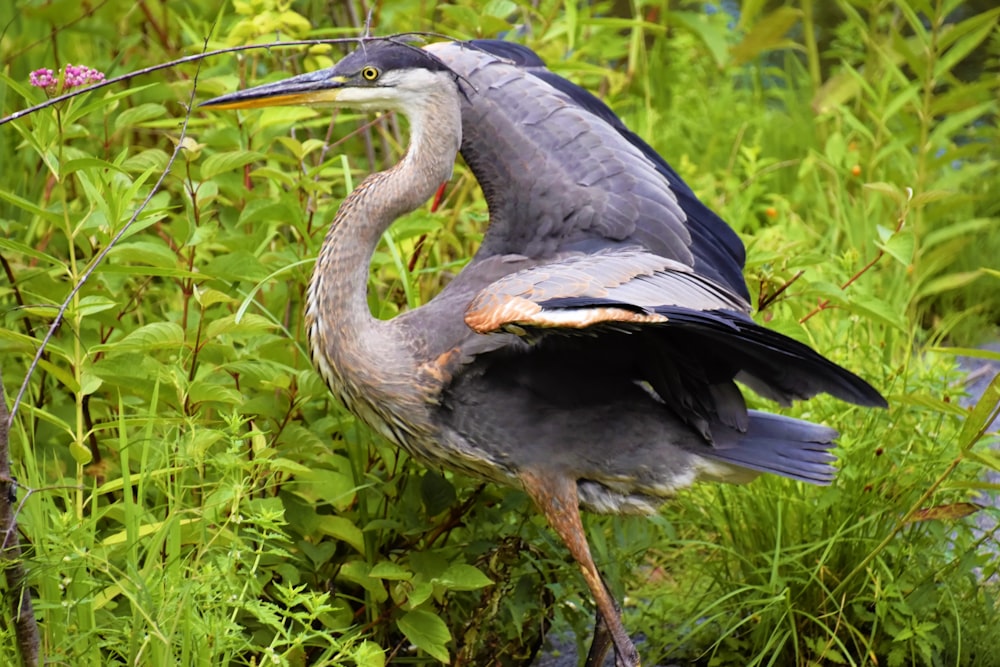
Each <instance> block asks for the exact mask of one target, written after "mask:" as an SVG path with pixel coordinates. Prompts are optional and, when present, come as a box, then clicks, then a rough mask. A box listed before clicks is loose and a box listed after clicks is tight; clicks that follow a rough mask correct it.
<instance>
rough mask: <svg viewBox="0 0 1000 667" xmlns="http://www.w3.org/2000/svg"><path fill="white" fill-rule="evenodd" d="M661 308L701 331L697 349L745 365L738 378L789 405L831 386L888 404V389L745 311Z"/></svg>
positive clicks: (834, 391)
mask: <svg viewBox="0 0 1000 667" xmlns="http://www.w3.org/2000/svg"><path fill="white" fill-rule="evenodd" d="M655 310H656V312H657V313H658V314H661V315H664V316H666V317H667V319H668V321H670V322H671V323H672V324H673V325H675V326H678V327H679V328H680V330H682V331H688V332H690V333H692V334H696V335H697V336H698V338H697V339H695V341H700V343H696V344H700V345H701V346H702V347H701V348H698V347H695V349H696V350H705V349H707V350H709V352H710V354H712V355H714V356H715V357H716V358H718V359H726V360H728V361H730V362H731V363H732V364H733V366H734V367H735V368H738V369H741V371H740V373H739V374H738V375H737V379H738V380H739V381H740V382H743V383H744V384H746V385H748V386H749V387H750V388H751V389H753V390H754V391H755V392H757V393H758V394H760V395H761V396H764V397H766V398H770V399H773V400H776V401H778V402H780V403H782V404H784V405H787V404H789V403H790V402H791V401H792V400H794V399H806V398H811V397H812V396H815V395H816V394H819V393H822V392H825V393H828V394H831V395H832V396H836V397H837V398H839V399H841V400H843V401H847V402H849V403H854V404H855V405H863V406H868V407H879V408H884V407H886V406H887V404H886V402H885V399H884V398H883V397H882V395H881V394H879V392H878V391H877V390H875V388H874V387H872V386H871V385H870V384H868V383H867V382H865V381H864V380H862V379H861V378H860V377H858V376H857V375H855V374H854V373H851V372H850V371H848V370H847V369H845V368H841V367H840V366H838V365H837V364H835V363H833V362H832V361H830V360H829V359H827V358H825V357H823V356H822V355H821V354H819V353H818V352H816V351H815V350H813V349H812V348H811V347H809V346H808V345H805V344H803V343H800V342H798V341H797V340H795V339H793V338H789V337H788V336H785V335H783V334H780V333H778V332H777V331H772V330H771V329H767V328H764V327H762V326H760V325H758V324H757V323H755V322H754V321H753V320H751V319H750V318H749V317H747V316H746V315H744V314H742V313H733V312H729V311H711V312H703V311H696V310H691V309H689V308H678V307H672V306H664V307H660V308H656V309H655Z"/></svg>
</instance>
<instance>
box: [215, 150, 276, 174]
mask: <svg viewBox="0 0 1000 667" xmlns="http://www.w3.org/2000/svg"><path fill="white" fill-rule="evenodd" d="M264 157H266V156H265V155H264V154H263V153H258V152H257V151H231V152H228V153H216V154H214V155H209V156H208V157H207V158H205V161H204V162H202V163H201V172H200V173H201V178H202V179H203V180H206V181H207V180H210V179H212V178H215V177H216V176H218V175H219V174H221V173H224V172H227V171H232V170H234V169H240V168H241V167H244V166H246V165H248V164H250V163H251V162H257V161H258V160H263V159H264Z"/></svg>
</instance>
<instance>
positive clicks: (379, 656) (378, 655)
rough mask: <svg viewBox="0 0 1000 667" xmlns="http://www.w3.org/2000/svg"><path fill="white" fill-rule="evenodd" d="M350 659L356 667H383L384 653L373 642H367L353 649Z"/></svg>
mask: <svg viewBox="0 0 1000 667" xmlns="http://www.w3.org/2000/svg"><path fill="white" fill-rule="evenodd" d="M351 659H352V660H354V664H355V665H356V666H357V667H385V651H384V650H383V649H382V648H381V647H380V646H379V645H378V644H376V643H375V642H372V641H368V640H365V641H364V642H362V643H361V645H360V646H357V647H355V649H354V652H353V653H352V654H351Z"/></svg>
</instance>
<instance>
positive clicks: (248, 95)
mask: <svg viewBox="0 0 1000 667" xmlns="http://www.w3.org/2000/svg"><path fill="white" fill-rule="evenodd" d="M268 103H301V104H323V103H328V104H337V105H342V106H348V107H353V108H358V109H362V110H377V109H394V110H397V111H399V112H401V113H404V114H406V115H407V116H408V117H409V119H410V126H411V146H410V148H409V150H408V151H407V153H406V155H405V157H404V158H403V160H402V161H401V162H400V164H398V165H396V166H395V167H393V168H391V169H389V170H387V171H385V172H381V173H378V174H374V175H372V176H369V177H368V178H367V179H366V180H365V181H364V182H363V183H362V184H361V185H360V186H359V187H358V188H357V189H355V190H354V191H353V192H351V193H350V194H349V195H348V197H347V198H346V199H345V200H344V203H343V204H342V206H341V208H340V210H339V211H338V213H337V216H336V218H335V220H334V222H333V224H332V225H331V228H330V231H329V233H328V235H327V238H326V240H325V242H324V244H323V248H322V250H321V252H320V256H319V258H318V260H317V264H316V269H315V273H314V276H313V280H312V282H311V284H310V288H309V294H308V308H307V314H306V316H307V327H308V333H309V339H310V345H311V350H312V353H313V360H314V362H315V363H316V365H317V368H318V369H319V371H320V373H321V374H322V375H323V377H324V379H325V380H326V382H327V383H328V384H329V385H330V387H331V390H332V391H333V392H334V393H335V394H336V395H337V396H338V398H340V400H341V401H343V402H344V404H345V405H346V406H347V407H348V408H349V409H350V410H351V411H353V412H354V413H355V414H357V415H358V416H359V417H360V418H361V419H362V420H364V421H365V422H367V423H368V424H369V425H370V426H372V428H374V429H375V430H376V431H378V432H380V433H382V434H383V435H385V436H386V437H387V438H389V439H391V440H392V441H394V442H395V443H397V444H398V445H399V446H400V447H402V448H404V449H406V450H407V451H408V452H410V453H411V454H413V455H414V456H416V457H418V458H420V459H421V460H423V461H425V462H426V463H429V464H431V465H435V466H441V467H446V468H451V469H455V470H459V471H462V472H465V473H467V474H471V475H475V476H479V477H483V478H486V479H489V480H493V481H496V482H500V483H504V484H511V485H517V486H521V487H522V488H524V489H525V490H526V491H527V492H528V493H529V494H530V495H531V496H532V498H533V499H534V500H535V501H536V503H537V504H538V506H539V508H540V509H541V510H542V512H543V513H544V514H545V516H546V518H547V519H548V520H549V523H550V524H551V525H552V526H553V528H554V529H555V530H556V531H557V532H558V533H559V534H560V536H561V537H562V538H563V540H564V541H565V542H566V544H567V546H568V547H569V549H570V551H571V553H572V554H573V556H574V557H575V558H576V559H577V560H578V562H579V563H580V565H581V569H582V571H583V574H584V577H585V579H586V581H587V584H588V586H589V587H590V589H591V591H592V592H593V594H594V597H595V601H596V604H597V607H598V611H599V613H598V623H597V629H596V631H595V639H594V644H593V647H592V650H591V654H590V656H589V658H588V665H597V664H599V661H600V660H602V659H603V656H604V654H605V653H606V651H607V650H608V648H609V647H610V646H611V645H612V644H613V645H614V648H615V653H616V656H617V658H618V662H619V664H623V665H637V664H638V662H639V661H638V655H637V653H636V651H635V648H634V646H633V645H632V644H631V642H630V640H629V639H628V636H627V634H626V632H625V630H624V627H623V625H622V623H621V618H620V614H619V613H618V612H617V610H616V607H615V604H614V601H613V599H612V598H611V596H610V594H609V593H608V592H607V590H606V588H605V587H604V585H603V583H602V582H601V580H600V576H599V575H598V574H597V570H596V567H595V566H594V564H593V560H592V559H591V557H590V553H589V550H588V549H587V545H586V539H585V537H584V536H583V533H582V526H581V524H580V519H579V514H578V511H577V505H582V506H584V507H586V508H589V509H592V510H596V511H601V512H653V511H655V510H656V507H657V506H658V505H659V504H661V503H662V502H663V501H664V500H665V499H666V498H668V497H669V496H670V495H671V494H672V493H674V492H675V491H676V490H677V489H679V488H682V487H684V486H687V485H689V484H691V483H692V482H694V481H695V480H697V479H711V480H722V481H741V482H742V481H748V480H749V479H751V478H752V477H753V476H755V474H756V473H757V472H761V471H764V472H772V473H775V474H779V475H784V476H786V477H790V478H793V479H798V480H802V481H807V482H812V483H817V484H825V483H828V482H829V481H830V480H831V479H832V476H833V473H834V468H833V467H832V466H831V465H830V464H831V462H832V461H833V456H832V455H831V454H830V452H829V450H830V448H831V447H832V443H833V440H834V438H835V437H836V433H835V432H834V431H832V430H831V429H828V428H826V427H823V426H818V425H814V424H810V423H808V422H804V421H801V420H795V419H790V418H787V417H780V416H776V415H770V414H765V413H760V412H752V411H748V410H747V408H746V405H745V403H744V400H743V396H742V394H741V392H740V390H739V389H738V388H737V386H736V384H735V380H736V379H740V380H741V381H744V382H745V383H746V384H749V385H750V386H753V387H754V388H755V389H756V390H758V391H760V392H761V393H763V394H765V395H767V396H769V397H772V398H776V399H778V400H780V401H782V402H788V401H790V400H792V399H799V398H808V397H810V396H813V395H815V394H817V393H820V392H828V393H831V394H833V395H835V396H837V397H839V398H842V399H844V400H847V401H850V402H853V403H857V404H860V405H870V406H877V405H884V400H883V399H882V397H881V396H880V395H879V394H878V392H876V391H875V390H874V389H873V388H872V387H871V386H869V385H868V384H867V383H866V382H864V381H863V380H861V379H860V378H858V377H857V376H855V375H853V374H851V373H850V372H848V371H846V370H844V369H842V368H840V367H839V366H837V365H835V364H833V363H832V362H830V361H828V360H826V359H824V358H823V357H821V356H820V355H818V354H817V353H815V352H814V351H813V350H811V349H810V348H808V347H807V346H805V345H802V344H801V343H798V342H796V341H793V340H791V339H789V338H787V337H785V336H782V335H780V334H777V333H775V332H772V331H769V330H767V329H765V328H763V327H760V326H759V325H757V324H755V323H754V322H753V321H752V320H751V319H750V317H749V304H748V293H747V289H746V285H745V283H744V282H743V278H742V275H741V270H742V266H743V261H744V251H743V246H742V243H741V242H740V241H739V238H738V237H737V236H736V235H735V234H734V233H733V231H732V230H731V229H730V228H729V227H728V226H727V225H726V224H725V223H724V222H723V221H722V220H720V219H719V218H718V217H717V216H716V215H715V214H714V213H712V212H711V211H709V210H708V209H707V208H706V207H705V206H704V205H703V204H702V203H701V202H700V201H698V199H697V197H695V196H694V194H693V193H692V192H691V190H690V189H689V188H688V187H687V185H685V184H684V183H683V181H681V179H680V178H679V177H678V176H677V174H676V173H675V172H674V171H673V170H672V169H671V168H670V166H669V165H668V164H667V163H666V162H665V161H664V160H663V158H662V157H660V156H659V155H658V154H657V153H656V152H655V151H653V149H652V148H650V147H649V146H648V145H647V144H645V142H643V141H642V139H640V138H639V137H637V136H636V135H635V134H633V133H632V132H630V131H629V130H628V129H627V128H625V126H624V125H623V124H622V123H621V121H620V120H619V119H618V118H617V117H616V116H614V114H613V113H612V112H611V111H610V110H609V109H608V108H607V107H606V106H604V105H603V103H601V102H600V101H599V100H597V98H595V97H593V96H592V95H590V94H589V93H587V92H586V91H584V90H582V89H580V88H578V87H576V86H574V85H573V84H572V83H570V82H568V81H566V80H565V79H562V78H560V77H557V76H556V75H554V74H553V73H552V72H550V71H549V70H547V69H546V68H545V67H544V65H543V63H542V62H541V61H540V60H539V59H538V57H537V56H536V55H535V54H533V53H532V52H531V51H529V50H527V49H525V48H524V47H519V46H517V45H513V44H508V43H503V42H491V41H480V42H471V43H442V44H435V45H432V46H429V47H427V49H426V50H421V49H418V48H416V47H414V46H412V45H408V44H402V43H397V42H394V41H392V40H366V41H364V42H363V44H362V46H361V48H359V49H358V51H356V52H354V53H353V54H351V55H349V56H347V57H346V58H345V59H344V60H342V61H341V62H340V63H338V64H337V65H336V66H335V67H334V68H333V69H332V70H327V71H324V72H317V73H311V74H306V75H302V76H299V77H295V78H292V79H289V80H286V81H283V82H279V83H276V84H268V85H266V86H261V87H258V88H253V89H250V90H247V91H241V92H238V93H234V94H232V95H227V96H223V97H221V98H217V99H216V100H213V101H211V102H209V103H208V104H210V105H214V106H216V107H221V108H233V107H247V106H263V105H265V104H268ZM459 148H460V149H461V152H462V155H463V156H464V158H465V160H466V162H467V163H468V164H469V166H470V168H471V169H472V170H473V172H474V173H475V175H476V178H477V179H478V180H479V183H480V185H481V186H482V189H483V193H484V195H485V197H486V201H487V203H488V206H489V209H490V226H489V228H488V229H487V230H486V234H485V238H484V240H483V243H482V246H481V247H480V249H479V251H478V252H477V253H476V255H475V256H474V257H473V259H472V260H471V261H470V263H469V264H468V266H467V267H466V268H465V269H464V270H463V271H462V272H461V273H460V274H459V275H458V276H457V277H456V278H455V279H454V280H453V281H452V282H451V283H450V284H448V285H447V286H446V287H445V288H444V290H443V291H442V292H441V294H439V295H438V296H437V297H435V298H434V299H433V300H431V301H430V302H429V303H428V304H426V305H425V306H423V307H421V308H417V309H415V310H412V311H410V312H407V313H404V314H403V315H400V316H399V317H397V318H395V319H394V320H391V321H388V322H384V321H379V320H376V319H374V318H373V317H372V315H371V313H370V312H369V310H368V306H367V296H366V285H367V273H368V271H367V269H368V263H369V261H370V258H371V255H372V253H373V252H374V250H375V248H376V245H377V243H378V241H379V238H380V236H381V234H382V232H383V231H384V230H385V229H386V228H387V227H388V226H389V225H390V224H391V223H392V222H393V220H395V219H396V218H397V217H398V216H400V215H402V214H404V213H406V212H408V211H411V210H413V209H414V208H416V207H418V206H420V205H421V204H422V203H423V202H424V201H426V200H427V199H428V198H429V197H430V195H431V194H433V192H434V191H435V189H436V188H437V186H438V185H439V184H440V183H442V182H444V181H446V180H447V179H448V178H449V177H450V174H451V170H452V165H453V163H454V160H455V157H456V151H457V150H458V149H459Z"/></svg>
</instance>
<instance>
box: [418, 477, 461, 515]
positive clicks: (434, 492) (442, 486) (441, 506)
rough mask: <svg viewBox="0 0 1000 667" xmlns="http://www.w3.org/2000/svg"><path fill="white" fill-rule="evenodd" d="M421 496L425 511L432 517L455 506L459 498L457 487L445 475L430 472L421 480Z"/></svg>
mask: <svg viewBox="0 0 1000 667" xmlns="http://www.w3.org/2000/svg"><path fill="white" fill-rule="evenodd" d="M420 496H421V500H423V503H424V509H425V510H426V512H427V514H429V515H430V516H437V515H438V514H440V513H441V512H443V511H445V510H446V509H448V508H449V507H451V506H452V505H454V504H455V501H456V500H457V498H458V496H457V495H456V493H455V486H454V485H453V484H452V483H451V482H450V481H449V480H448V478H447V477H445V476H444V475H442V474H440V473H438V472H435V471H433V470H428V471H427V472H426V473H424V476H423V477H422V478H421V480H420Z"/></svg>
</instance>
